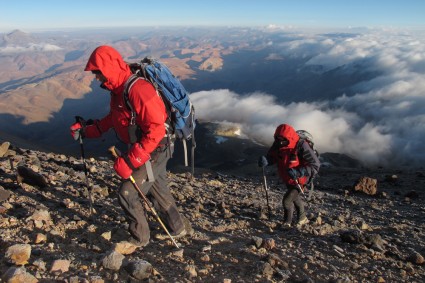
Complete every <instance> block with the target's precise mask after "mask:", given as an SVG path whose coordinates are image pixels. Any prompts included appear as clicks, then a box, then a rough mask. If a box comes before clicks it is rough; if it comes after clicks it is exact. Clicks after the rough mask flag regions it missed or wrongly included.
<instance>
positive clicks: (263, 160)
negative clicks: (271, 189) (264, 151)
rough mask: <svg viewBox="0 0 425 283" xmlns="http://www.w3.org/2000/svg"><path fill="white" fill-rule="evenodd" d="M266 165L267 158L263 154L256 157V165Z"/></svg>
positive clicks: (267, 163)
mask: <svg viewBox="0 0 425 283" xmlns="http://www.w3.org/2000/svg"><path fill="white" fill-rule="evenodd" d="M267 165H269V162H268V161H267V158H266V157H265V156H264V155H262V156H260V158H259V159H258V167H266V166H267Z"/></svg>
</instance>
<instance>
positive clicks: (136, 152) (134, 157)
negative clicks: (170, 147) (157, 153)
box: [114, 143, 150, 179]
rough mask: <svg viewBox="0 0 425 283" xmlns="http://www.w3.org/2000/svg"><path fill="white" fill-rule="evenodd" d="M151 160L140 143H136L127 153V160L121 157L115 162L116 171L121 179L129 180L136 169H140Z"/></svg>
mask: <svg viewBox="0 0 425 283" xmlns="http://www.w3.org/2000/svg"><path fill="white" fill-rule="evenodd" d="M123 156H124V155H123ZM149 159H150V155H149V154H148V153H147V152H146V151H145V150H144V149H143V147H142V146H141V145H140V144H139V143H135V144H133V145H132V146H131V148H130V150H129V151H128V152H127V153H126V155H125V158H124V157H122V156H120V157H118V158H117V159H116V160H115V163H114V169H115V171H116V172H117V174H118V175H119V176H120V177H121V178H123V179H128V178H130V175H131V174H132V173H133V170H134V169H136V168H139V167H140V166H142V165H143V164H145V162H146V161H148V160H149Z"/></svg>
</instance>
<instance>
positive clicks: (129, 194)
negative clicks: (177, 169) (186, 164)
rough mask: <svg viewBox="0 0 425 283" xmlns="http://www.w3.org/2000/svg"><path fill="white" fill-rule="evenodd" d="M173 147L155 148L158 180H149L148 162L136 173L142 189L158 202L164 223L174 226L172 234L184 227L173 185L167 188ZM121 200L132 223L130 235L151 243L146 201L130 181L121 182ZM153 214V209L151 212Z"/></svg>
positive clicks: (154, 170)
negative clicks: (156, 149)
mask: <svg viewBox="0 0 425 283" xmlns="http://www.w3.org/2000/svg"><path fill="white" fill-rule="evenodd" d="M170 154H172V153H171V152H170V150H165V151H162V152H157V151H154V152H153V153H152V155H151V157H152V160H151V163H152V170H153V173H154V176H155V181H154V182H146V180H147V173H146V168H145V165H143V166H141V167H140V168H139V169H138V170H135V171H134V172H133V177H134V179H135V180H136V182H137V184H138V186H139V188H140V190H141V191H142V192H143V193H144V194H145V196H146V197H148V198H149V199H150V200H152V202H153V203H154V208H155V210H156V211H157V213H158V214H159V215H160V218H161V220H162V222H164V224H165V225H167V226H168V228H169V229H171V231H170V233H173V232H174V233H180V232H181V231H183V229H184V224H183V219H182V216H181V215H180V213H179V211H178V210H177V206H176V203H175V200H174V198H173V196H172V195H171V192H170V190H169V188H168V187H167V171H166V166H167V162H168V159H170ZM118 201H119V203H120V205H121V207H122V208H123V210H124V212H125V214H126V217H127V220H128V222H129V228H128V230H129V232H130V234H131V235H132V236H133V237H134V238H136V239H137V240H139V241H142V242H148V241H149V239H150V229H149V225H148V222H147V219H146V212H145V208H144V200H143V198H142V197H140V196H139V193H138V192H137V190H136V189H135V188H134V185H133V184H132V183H131V182H130V180H126V181H124V182H123V183H122V184H121V187H120V190H119V193H118ZM148 213H151V212H148Z"/></svg>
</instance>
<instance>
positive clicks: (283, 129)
mask: <svg viewBox="0 0 425 283" xmlns="http://www.w3.org/2000/svg"><path fill="white" fill-rule="evenodd" d="M274 137H275V138H276V137H283V138H286V139H288V141H289V144H288V146H285V147H280V148H279V147H276V146H272V147H271V148H270V149H269V151H268V153H267V157H268V159H269V160H270V161H271V163H272V164H274V163H277V168H278V172H279V176H280V178H281V179H282V181H283V182H285V183H286V184H289V185H294V186H295V185H296V183H295V181H294V180H293V179H292V178H291V177H290V176H289V174H288V169H289V168H297V167H306V166H309V165H310V164H306V162H305V161H304V160H300V159H299V156H298V152H297V143H298V141H299V139H300V137H299V136H298V134H297V133H296V131H295V130H294V128H292V127H291V126H290V125H287V124H282V125H279V126H278V127H277V128H276V131H275V134H274ZM307 181H308V177H306V176H304V177H300V178H298V182H299V183H300V184H301V185H304V184H306V183H307Z"/></svg>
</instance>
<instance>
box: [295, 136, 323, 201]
mask: <svg viewBox="0 0 425 283" xmlns="http://www.w3.org/2000/svg"><path fill="white" fill-rule="evenodd" d="M296 132H297V134H298V136H299V137H300V139H299V141H298V143H297V145H296V147H297V152H298V155H299V154H300V153H301V152H302V146H303V143H304V141H305V142H307V143H308V144H309V146H310V147H311V149H312V150H313V151H314V153H315V154H316V156H317V158H319V156H320V154H319V152H318V151H317V150H316V148H315V146H314V141H313V136H312V135H311V134H310V133H309V132H308V131H306V130H298V131H296ZM316 176H317V175H316ZM316 176H311V177H310V179H309V180H308V182H307V184H305V186H306V187H307V188H308V190H309V195H308V200H310V199H311V196H312V193H313V190H314V178H315V177H316Z"/></svg>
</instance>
